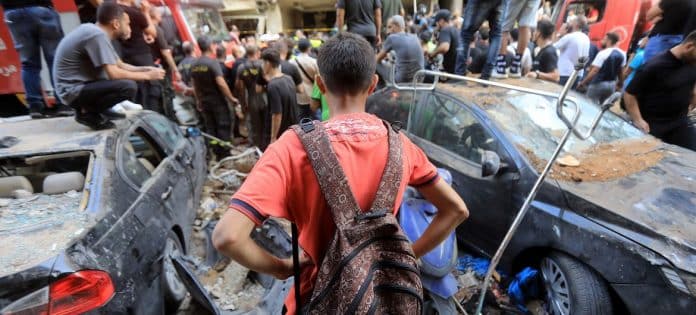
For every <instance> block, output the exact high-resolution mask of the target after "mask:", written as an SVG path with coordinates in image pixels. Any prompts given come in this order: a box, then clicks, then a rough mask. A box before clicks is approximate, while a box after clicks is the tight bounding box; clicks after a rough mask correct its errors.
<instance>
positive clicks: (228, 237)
mask: <svg viewBox="0 0 696 315" xmlns="http://www.w3.org/2000/svg"><path fill="white" fill-rule="evenodd" d="M236 234H237V233H234V232H232V231H223V230H222V229H220V228H219V226H217V227H215V230H213V247H215V249H216V250H217V251H218V252H222V253H226V252H228V251H229V249H230V248H234V247H235V246H236V244H239V241H240V237H239V235H236Z"/></svg>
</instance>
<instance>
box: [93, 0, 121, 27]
mask: <svg viewBox="0 0 696 315" xmlns="http://www.w3.org/2000/svg"><path fill="white" fill-rule="evenodd" d="M125 13H126V12H125V11H124V10H123V8H122V7H121V6H120V5H119V4H117V3H116V1H113V2H106V1H105V2H104V3H102V4H101V5H100V6H99V8H97V22H99V24H101V25H107V24H109V23H111V21H113V20H118V19H121V17H122V16H123V14H125Z"/></svg>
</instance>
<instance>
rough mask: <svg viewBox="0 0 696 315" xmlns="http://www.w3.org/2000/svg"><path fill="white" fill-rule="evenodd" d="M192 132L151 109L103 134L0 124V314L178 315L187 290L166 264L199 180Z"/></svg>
mask: <svg viewBox="0 0 696 315" xmlns="http://www.w3.org/2000/svg"><path fill="white" fill-rule="evenodd" d="M197 134H198V133H196V132H192V133H190V134H189V133H188V132H182V130H180V129H179V127H178V126H177V125H175V124H173V123H172V122H170V121H169V120H167V119H166V118H165V117H163V116H161V115H159V114H156V113H154V112H149V111H143V112H138V113H129V114H128V117H127V118H126V119H124V120H120V121H118V124H117V128H115V129H110V130H102V131H93V130H90V129H88V128H86V127H84V126H82V125H80V124H77V123H76V122H75V121H74V119H73V118H55V119H44V120H27V121H17V122H4V123H1V124H0V135H2V136H3V138H4V139H6V140H8V139H9V141H4V146H3V148H0V313H1V314H81V313H85V312H89V313H91V314H126V313H128V314H162V313H171V312H174V311H175V310H176V309H177V308H178V307H179V304H180V303H181V302H182V300H183V299H184V298H185V296H186V293H187V290H186V288H185V285H184V284H183V283H182V281H181V279H180V278H179V276H178V274H177V272H176V269H175V266H174V263H173V258H172V257H177V256H178V255H180V254H184V253H186V251H187V249H188V248H189V241H190V237H191V234H192V231H191V230H192V223H193V220H194V217H195V209H196V207H197V206H198V203H199V200H200V195H201V187H202V185H203V181H204V180H205V176H206V161H205V158H206V157H205V152H206V150H205V146H204V143H203V141H202V139H201V138H200V137H199V136H197Z"/></svg>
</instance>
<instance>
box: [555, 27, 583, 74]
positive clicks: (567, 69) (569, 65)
mask: <svg viewBox="0 0 696 315" xmlns="http://www.w3.org/2000/svg"><path fill="white" fill-rule="evenodd" d="M553 46H554V47H556V48H557V49H558V50H559V51H560V52H561V54H560V55H559V57H558V72H559V74H560V75H561V76H569V75H570V74H571V73H572V72H573V69H575V64H576V63H577V62H578V59H580V57H588V56H589V55H590V38H589V37H587V35H585V33H583V32H580V31H577V32H572V33H570V34H566V35H565V36H563V37H561V39H559V40H558V41H557V42H556V43H554V44H553ZM583 74H584V70H580V74H579V75H580V76H582V75H583Z"/></svg>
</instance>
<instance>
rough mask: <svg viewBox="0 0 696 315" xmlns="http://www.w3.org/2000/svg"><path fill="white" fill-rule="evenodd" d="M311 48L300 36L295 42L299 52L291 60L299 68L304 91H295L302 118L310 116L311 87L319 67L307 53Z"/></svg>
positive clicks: (311, 115)
mask: <svg viewBox="0 0 696 315" xmlns="http://www.w3.org/2000/svg"><path fill="white" fill-rule="evenodd" d="M310 48H312V44H311V43H310V42H309V40H308V39H307V38H301V39H300V41H299V42H298V43H297V50H299V51H300V53H299V54H298V55H297V56H295V59H293V60H292V61H291V62H292V63H294V64H295V65H296V66H297V68H298V69H299V70H300V76H301V77H302V86H301V88H302V89H303V90H304V93H297V105H299V107H300V108H299V109H300V112H299V115H300V117H299V118H300V119H302V118H312V117H313V116H314V115H313V114H312V110H311V109H310V106H309V105H310V103H311V102H310V101H311V100H310V95H312V89H313V87H314V78H315V77H316V76H317V74H319V68H318V66H317V60H316V59H314V58H312V57H311V56H310V55H309V49H310Z"/></svg>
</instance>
